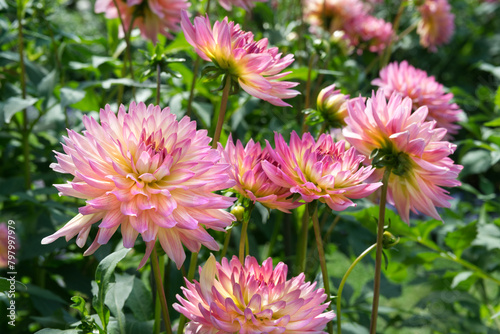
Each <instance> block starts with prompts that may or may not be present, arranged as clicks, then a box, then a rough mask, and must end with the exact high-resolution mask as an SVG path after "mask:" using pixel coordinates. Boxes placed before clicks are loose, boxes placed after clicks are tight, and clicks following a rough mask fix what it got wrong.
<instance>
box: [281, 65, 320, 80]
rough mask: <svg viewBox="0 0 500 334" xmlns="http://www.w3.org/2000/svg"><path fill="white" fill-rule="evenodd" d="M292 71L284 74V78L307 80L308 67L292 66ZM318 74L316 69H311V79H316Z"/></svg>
mask: <svg viewBox="0 0 500 334" xmlns="http://www.w3.org/2000/svg"><path fill="white" fill-rule="evenodd" d="M290 71H291V72H292V73H290V74H288V75H287V76H286V80H292V79H295V80H302V81H307V77H308V75H309V68H308V67H305V66H303V67H299V68H292V69H290ZM317 75H318V71H316V70H314V69H313V70H312V71H311V81H312V80H314V79H316V76H317Z"/></svg>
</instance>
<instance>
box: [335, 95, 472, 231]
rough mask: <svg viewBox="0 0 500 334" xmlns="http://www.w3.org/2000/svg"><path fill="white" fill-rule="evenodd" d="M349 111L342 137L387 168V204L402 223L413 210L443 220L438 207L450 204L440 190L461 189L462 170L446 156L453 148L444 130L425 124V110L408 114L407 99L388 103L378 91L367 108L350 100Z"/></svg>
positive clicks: (360, 101)
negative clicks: (459, 187) (389, 170)
mask: <svg viewBox="0 0 500 334" xmlns="http://www.w3.org/2000/svg"><path fill="white" fill-rule="evenodd" d="M347 110H348V112H349V117H347V118H346V123H347V127H346V128H344V136H345V137H346V139H347V140H348V141H349V142H350V143H351V144H352V145H353V146H354V147H355V148H356V149H357V150H358V151H359V152H360V153H362V154H364V155H366V156H372V157H374V161H373V162H372V163H373V164H375V165H377V164H379V163H382V164H381V165H380V166H383V167H384V168H387V167H390V168H391V171H392V172H391V174H390V177H389V183H388V184H389V189H388V201H389V203H391V204H392V205H395V207H396V208H397V210H398V212H399V215H400V216H401V218H402V219H403V220H404V221H405V222H407V223H409V221H410V217H409V216H410V210H411V211H413V212H414V213H418V212H422V213H424V214H426V215H428V216H431V217H433V218H435V219H439V220H441V217H440V216H439V214H438V212H437V210H436V207H450V203H449V202H448V200H450V199H451V197H450V196H449V195H448V192H447V191H446V190H444V189H443V188H441V187H455V186H458V185H460V182H459V181H458V180H457V177H458V174H459V172H460V170H462V166H460V165H456V164H454V163H453V160H451V159H450V158H449V157H448V156H449V155H450V154H452V153H453V152H454V151H455V149H456V145H453V144H451V143H449V142H447V141H442V139H443V137H444V136H445V135H446V129H444V128H436V127H435V126H436V122H435V121H431V122H426V121H425V119H426V117H427V107H425V106H423V107H420V108H418V109H417V110H416V111H415V112H414V113H412V112H411V111H412V101H411V99H410V98H408V97H405V98H404V99H403V98H402V97H401V96H400V95H399V94H397V93H394V94H393V95H392V96H391V98H390V99H389V101H387V100H386V98H385V96H384V92H383V91H382V90H378V91H377V93H376V94H375V93H374V94H373V95H372V98H371V99H368V100H367V101H366V103H365V102H364V99H362V98H356V99H353V100H351V101H350V102H349V104H348V106H347ZM375 160H376V161H375Z"/></svg>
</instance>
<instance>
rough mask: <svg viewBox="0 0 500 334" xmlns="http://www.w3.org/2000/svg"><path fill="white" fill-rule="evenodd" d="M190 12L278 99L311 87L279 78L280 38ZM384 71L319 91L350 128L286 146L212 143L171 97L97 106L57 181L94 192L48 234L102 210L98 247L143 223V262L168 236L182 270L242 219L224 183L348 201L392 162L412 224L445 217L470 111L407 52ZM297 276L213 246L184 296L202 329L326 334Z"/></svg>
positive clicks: (235, 67) (187, 29)
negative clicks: (358, 90) (271, 39)
mask: <svg viewBox="0 0 500 334" xmlns="http://www.w3.org/2000/svg"><path fill="white" fill-rule="evenodd" d="M116 1H119V0H116ZM165 1H166V0H165ZM102 2H104V0H103V1H102ZM181 2H183V1H176V3H181ZM339 2H340V1H339ZM141 3H142V2H141V1H138V0H135V1H128V2H127V4H128V5H131V6H136V5H140V4H141ZM153 3H156V2H154V1H149V2H148V4H149V6H151V4H153ZM247 4H249V2H247ZM354 5H355V3H354V2H353V7H351V9H354V8H356V6H354ZM180 22H181V26H182V28H183V30H184V33H185V35H186V39H187V41H188V42H189V43H190V44H192V45H193V46H194V47H195V49H196V51H197V53H198V54H199V55H200V56H201V57H202V58H203V59H205V60H207V61H212V62H213V63H214V64H215V65H216V67H217V68H219V69H220V70H221V71H223V72H224V73H225V74H226V75H229V76H230V77H231V80H232V81H234V82H235V83H237V84H238V85H239V86H241V87H242V88H243V89H244V90H245V91H247V92H248V93H249V94H251V95H254V96H256V97H258V98H261V99H263V100H266V101H269V102H270V103H272V104H275V105H279V106H284V105H288V104H286V103H285V102H284V101H283V99H286V98H290V97H293V96H295V95H297V94H298V92H297V91H294V90H291V89H289V88H291V87H293V86H295V85H296V83H293V82H286V81H278V80H277V79H280V78H282V77H283V76H285V75H286V74H287V73H280V72H281V71H282V70H283V69H284V68H286V67H287V66H288V65H290V64H291V63H292V62H293V56H291V55H286V56H284V57H282V55H281V53H279V52H278V49H277V48H270V49H268V48H267V46H268V43H267V40H265V39H264V40H261V41H254V39H253V35H252V34H251V33H246V32H244V31H242V30H241V29H240V28H239V27H238V25H235V24H234V23H233V22H229V21H228V20H227V19H225V20H223V21H219V22H216V23H215V24H214V26H213V28H212V26H211V25H210V22H209V20H208V17H206V18H202V17H197V18H195V20H194V25H193V24H191V22H190V21H189V18H188V16H187V14H186V13H185V12H183V14H182V17H181V19H180ZM373 83H374V84H375V85H378V86H381V87H382V88H381V89H380V90H378V91H377V92H376V93H375V92H374V93H373V94H372V97H371V98H368V99H365V98H362V97H358V98H353V99H349V98H348V97H347V96H344V95H342V94H340V92H339V91H338V90H335V86H329V87H327V88H326V89H325V90H324V91H323V92H322V93H321V94H320V95H319V97H318V106H319V107H320V109H321V111H322V112H324V113H326V114H329V117H330V118H329V119H330V120H333V121H334V122H335V123H336V124H339V125H340V126H341V127H343V129H342V133H343V136H344V137H345V139H346V140H339V141H335V140H334V138H333V137H332V136H331V135H330V134H321V135H320V136H319V138H318V139H317V140H315V139H314V137H313V136H312V135H311V134H310V133H304V134H303V135H302V137H300V136H299V135H298V134H297V133H295V132H292V133H291V134H290V141H289V142H287V141H286V140H285V138H284V137H283V136H282V135H281V134H278V133H276V134H275V138H274V147H273V146H272V145H271V144H270V143H269V142H266V145H265V147H264V148H262V147H261V145H260V144H259V143H255V142H254V141H252V140H250V141H249V142H248V143H247V144H246V145H243V144H242V143H241V142H240V141H239V140H238V141H237V142H236V144H234V142H233V140H232V138H231V137H229V140H228V142H227V144H226V146H225V147H223V146H222V145H221V144H220V143H219V144H218V148H217V149H212V148H211V147H210V145H209V143H210V141H211V138H209V137H208V136H207V131H206V130H197V129H196V124H195V122H193V121H191V120H190V119H189V118H188V117H184V118H183V119H181V120H180V121H177V120H176V117H175V115H173V114H172V113H170V110H169V108H168V107H167V108H165V109H163V110H162V109H161V108H160V107H159V106H153V105H150V106H146V105H145V104H144V103H142V102H141V103H139V104H136V103H131V104H130V106H129V109H128V111H126V110H125V107H124V106H123V105H122V106H120V108H119V110H118V113H117V114H115V113H114V112H113V111H112V110H111V108H110V107H109V105H107V106H106V107H105V108H104V109H101V111H100V115H99V118H100V123H99V122H98V121H96V120H95V119H93V118H91V117H87V116H85V117H84V118H83V124H84V126H85V129H86V131H84V132H83V133H82V134H79V133H77V132H75V131H73V130H68V136H67V137H65V138H64V141H65V144H63V149H64V153H57V155H56V159H57V163H54V164H52V165H51V167H52V168H53V169H54V170H55V171H57V172H61V173H68V174H71V175H73V179H72V180H71V181H69V182H67V183H66V184H59V185H56V187H57V189H58V190H59V191H60V194H63V195H67V196H73V197H77V198H81V199H84V200H85V201H86V202H85V206H83V207H81V208H80V209H79V214H78V215H77V216H75V217H74V218H73V219H72V220H71V221H70V222H68V223H67V224H66V225H65V226H64V227H63V228H61V229H60V230H59V231H57V232H55V233H54V234H53V235H51V236H48V237H46V238H44V239H43V240H42V243H44V244H46V243H50V242H53V241H54V240H56V239H57V238H59V237H65V238H66V240H69V239H71V238H73V237H74V236H77V240H76V243H77V245H78V246H80V247H83V246H84V245H85V244H86V241H87V239H88V236H89V233H90V230H91V227H92V226H93V225H94V224H96V223H99V222H100V223H99V226H98V228H99V229H98V232H97V235H96V236H95V238H94V241H93V242H92V244H91V245H90V247H89V248H88V249H87V250H86V252H85V255H88V254H92V253H93V252H95V251H96V250H97V249H98V248H99V247H100V246H101V245H103V244H106V243H107V242H108V241H109V240H110V238H111V237H112V236H113V235H114V233H115V232H116V231H117V230H118V228H120V232H121V235H122V237H123V244H124V246H125V247H127V248H131V247H133V246H134V244H135V242H136V239H137V237H138V235H139V234H141V237H142V239H143V240H144V242H145V243H146V252H145V255H144V258H143V260H142V261H141V264H140V266H143V265H144V264H145V262H146V260H147V259H148V257H149V255H150V254H151V251H152V249H153V247H154V246H155V243H156V241H157V240H158V241H159V242H160V244H161V246H162V248H163V249H164V250H165V252H166V254H167V255H168V256H169V257H170V258H171V259H172V260H173V261H174V262H175V263H176V265H177V267H179V268H180V266H181V265H182V264H183V262H184V260H185V257H186V255H185V251H184V246H185V247H187V248H188V249H189V250H190V251H191V252H198V251H199V250H200V248H201V245H204V246H206V247H207V248H209V249H211V250H218V249H219V246H218V244H217V242H216V241H215V240H214V238H213V237H212V236H211V235H210V234H209V233H208V232H207V229H213V230H217V231H224V230H225V228H226V227H228V226H229V225H230V224H231V223H232V222H233V221H234V220H235V217H234V216H233V215H232V214H230V213H228V212H227V211H226V209H227V208H229V207H230V206H231V205H232V204H233V203H234V201H235V199H234V198H230V197H226V196H224V195H220V194H216V193H215V192H216V191H220V190H225V189H229V188H232V189H233V190H234V191H236V192H237V193H238V194H239V195H240V196H241V197H245V198H248V199H250V200H252V201H253V202H260V203H261V204H263V205H264V206H266V207H268V208H270V209H278V210H281V211H283V212H290V210H292V209H295V208H297V207H298V206H300V205H303V204H304V203H309V202H312V201H316V200H318V201H319V202H322V203H325V204H326V205H328V206H329V207H330V208H331V209H332V210H335V211H342V210H345V209H346V208H348V207H350V206H354V205H355V203H354V202H353V200H354V199H359V198H364V197H367V196H369V195H371V194H372V193H374V192H375V191H376V190H377V189H378V188H379V187H380V186H381V185H382V183H381V182H380V180H381V178H382V174H383V172H384V170H389V171H390V172H391V173H390V177H389V179H388V187H389V190H388V201H389V203H391V204H393V205H394V206H395V207H396V209H397V210H398V212H399V214H400V215H401V217H402V219H403V220H404V221H406V222H409V219H410V211H412V212H414V213H417V214H418V213H419V212H420V213H424V214H426V215H429V216H431V217H433V218H436V219H440V216H439V213H438V212H437V210H436V207H449V205H450V204H449V202H448V200H449V199H450V197H449V195H448V194H447V192H446V191H445V190H444V189H443V188H442V187H454V186H457V185H459V184H460V183H459V181H457V176H458V173H459V172H460V170H461V168H462V167H461V166H459V165H456V164H454V162H453V161H452V160H451V159H450V158H449V155H450V154H452V153H453V152H454V150H455V148H456V146H455V145H453V144H451V143H449V142H448V141H445V140H444V138H445V136H446V135H447V132H448V130H449V131H450V132H451V133H455V132H456V131H457V130H458V127H457V125H456V124H455V122H456V120H457V119H458V114H459V113H460V112H461V111H460V110H459V109H458V106H456V105H455V104H452V103H450V99H451V97H452V96H451V95H450V94H444V92H443V88H442V86H441V85H440V84H438V83H437V82H435V80H434V78H433V77H427V75H426V73H425V72H423V71H420V70H417V69H415V68H413V67H411V66H410V65H408V64H407V63H406V62H403V63H401V64H399V65H398V64H396V63H395V64H391V65H389V66H388V67H387V68H386V69H384V70H382V72H381V77H380V78H379V79H377V80H375V81H374V82H373ZM325 119H326V117H325ZM286 274H287V268H286V266H285V265H284V264H282V263H280V264H278V265H277V266H276V268H274V269H273V266H272V260H271V259H268V260H266V261H264V263H263V264H262V266H259V264H258V263H257V261H256V260H255V259H254V258H252V257H247V259H246V261H245V263H244V264H242V263H240V262H239V260H238V259H237V258H233V259H232V260H231V261H228V260H227V259H222V261H221V263H220V264H219V263H217V262H216V261H215V259H214V258H213V257H212V258H210V259H209V260H208V261H207V264H206V265H205V266H204V267H203V269H202V270H201V272H200V275H201V279H200V282H199V283H198V282H196V281H195V282H194V283H192V282H187V288H185V289H183V292H184V296H185V298H186V299H184V298H182V297H178V300H179V302H180V303H181V304H182V305H180V304H176V305H175V308H176V310H178V311H179V312H181V313H183V314H185V315H186V316H187V317H188V318H189V319H190V320H191V322H190V324H189V325H188V326H189V327H188V328H189V329H190V332H192V333H220V332H240V333H262V332H270V333H271V332H272V333H284V332H289V331H291V332H293V331H300V332H316V333H320V332H321V331H322V329H323V328H324V326H325V324H326V323H327V322H328V321H330V320H331V319H332V318H333V317H334V314H333V312H325V313H323V312H324V311H325V310H326V308H327V307H328V303H324V301H325V300H326V297H327V296H326V295H325V294H324V291H323V290H322V289H317V290H315V285H314V284H312V285H311V284H310V283H306V282H304V275H303V274H302V275H299V276H297V277H295V278H292V279H291V280H286Z"/></svg>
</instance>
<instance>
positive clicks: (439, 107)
mask: <svg viewBox="0 0 500 334" xmlns="http://www.w3.org/2000/svg"><path fill="white" fill-rule="evenodd" d="M372 84H373V85H375V86H379V87H380V88H382V89H383V90H384V93H385V96H386V98H389V97H390V96H391V95H392V93H393V92H397V93H399V94H401V95H402V96H403V97H405V96H408V97H409V98H410V99H411V100H412V101H413V103H412V105H413V110H416V109H418V108H420V107H422V106H427V108H428V110H429V113H428V115H427V119H426V120H428V121H431V120H434V121H436V127H439V128H445V129H447V130H448V134H447V137H451V136H450V134H456V133H457V132H458V130H459V129H460V126H459V125H458V124H456V122H458V121H459V120H460V114H462V110H461V109H460V108H459V106H458V105H457V104H455V103H451V99H452V98H453V94H452V93H448V94H445V92H444V89H443V85H441V84H440V83H438V82H436V79H435V78H434V77H433V76H430V77H429V76H428V75H427V73H426V72H425V71H422V70H420V69H417V68H415V67H413V66H411V65H410V64H408V62H407V61H406V60H405V61H402V62H401V63H400V64H398V63H397V62H394V63H391V64H389V65H387V66H386V67H385V68H383V69H382V70H381V71H380V78H377V79H375V80H373V81H372Z"/></svg>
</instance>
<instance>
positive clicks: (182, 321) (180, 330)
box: [177, 253, 198, 334]
mask: <svg viewBox="0 0 500 334" xmlns="http://www.w3.org/2000/svg"><path fill="white" fill-rule="evenodd" d="M197 262H198V253H191V260H190V261H189V270H188V274H187V277H186V278H187V280H188V281H189V282H191V281H192V280H193V278H194V273H195V271H196V264H197ZM185 325H186V317H185V316H184V315H183V314H181V316H180V317H179V327H178V329H177V333H178V334H182V333H183V332H184V326H185Z"/></svg>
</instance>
